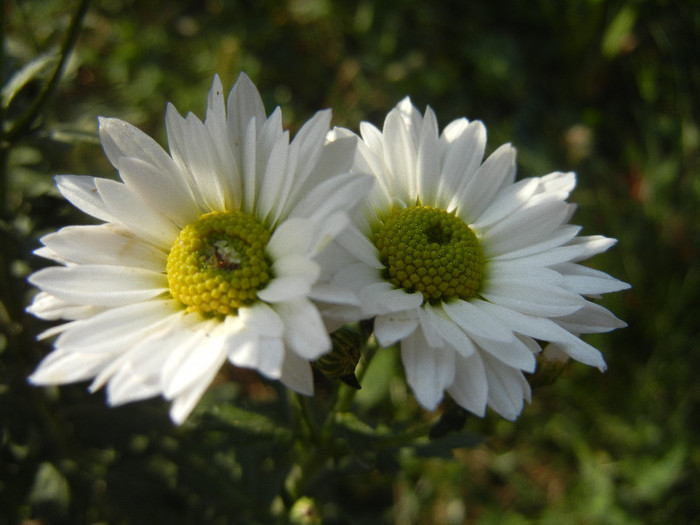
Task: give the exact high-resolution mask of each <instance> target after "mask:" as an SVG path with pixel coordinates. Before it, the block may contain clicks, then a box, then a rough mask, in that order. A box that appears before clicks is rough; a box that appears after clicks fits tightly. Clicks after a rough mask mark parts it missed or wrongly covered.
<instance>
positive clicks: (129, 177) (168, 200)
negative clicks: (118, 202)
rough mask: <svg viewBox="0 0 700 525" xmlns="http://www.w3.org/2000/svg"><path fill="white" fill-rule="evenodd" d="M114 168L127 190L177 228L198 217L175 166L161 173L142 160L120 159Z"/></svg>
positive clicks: (192, 199)
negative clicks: (117, 169)
mask: <svg viewBox="0 0 700 525" xmlns="http://www.w3.org/2000/svg"><path fill="white" fill-rule="evenodd" d="M117 168H119V176H120V177H121V179H122V180H123V181H124V183H125V184H126V186H127V187H128V188H129V190H131V191H132V192H133V193H135V194H137V195H138V196H139V197H140V198H141V199H143V201H144V202H145V203H146V204H147V205H149V206H150V207H152V208H153V209H154V210H157V211H158V212H159V213H160V214H162V215H163V216H164V217H167V218H169V219H170V220H172V221H173V222H174V223H175V224H177V225H178V226H179V227H181V228H184V227H185V226H186V225H188V224H189V223H191V222H194V221H195V220H196V219H197V218H198V217H199V216H200V215H201V210H200V208H199V206H197V203H196V201H195V198H194V195H193V194H192V190H191V189H190V188H189V187H188V186H187V184H186V182H185V180H184V179H182V178H180V176H179V170H178V169H177V168H176V167H175V165H174V164H173V167H172V170H173V171H170V172H163V171H161V170H160V169H158V168H156V167H154V166H152V165H150V164H148V163H146V162H144V161H143V160H141V159H134V158H129V157H122V158H121V159H120V161H119V164H118V165H117Z"/></svg>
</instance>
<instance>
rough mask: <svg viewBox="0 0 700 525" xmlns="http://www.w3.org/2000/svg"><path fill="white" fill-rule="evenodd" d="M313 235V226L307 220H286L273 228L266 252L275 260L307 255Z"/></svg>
mask: <svg viewBox="0 0 700 525" xmlns="http://www.w3.org/2000/svg"><path fill="white" fill-rule="evenodd" d="M315 233H316V228H315V225H314V223H313V222H312V221H310V220H309V219H305V218H300V217H294V218H291V219H288V220H286V221H284V222H283V223H281V224H280V225H279V226H278V227H277V228H275V231H274V232H273V234H272V236H271V237H270V240H269V241H268V243H267V247H266V248H267V252H268V253H269V254H270V256H271V257H274V258H275V259H281V258H282V257H286V256H287V255H290V254H307V253H309V251H310V250H311V245H312V242H313V238H314V234H315Z"/></svg>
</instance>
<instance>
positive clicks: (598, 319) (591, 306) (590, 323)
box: [555, 302, 627, 334]
mask: <svg viewBox="0 0 700 525" xmlns="http://www.w3.org/2000/svg"><path fill="white" fill-rule="evenodd" d="M555 322H556V323H557V324H558V325H559V326H561V327H563V328H565V329H566V330H568V331H569V332H572V333H574V334H599V333H603V332H610V331H611V330H615V329H616V328H624V327H625V326H627V323H625V322H624V321H622V320H620V319H618V318H617V317H615V316H614V315H613V314H612V313H611V312H610V311H609V310H607V309H606V308H603V307H602V306H600V305H598V304H595V303H591V302H588V303H586V306H584V307H583V308H581V309H580V310H578V311H577V312H575V313H573V314H572V315H568V316H566V317H562V318H558V319H556V320H555Z"/></svg>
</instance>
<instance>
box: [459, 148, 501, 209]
mask: <svg viewBox="0 0 700 525" xmlns="http://www.w3.org/2000/svg"><path fill="white" fill-rule="evenodd" d="M514 178H515V149H514V148H513V147H512V146H511V145H510V144H505V145H503V146H501V147H500V148H498V149H497V150H496V151H494V152H493V153H492V154H491V155H490V156H489V158H488V159H486V161H485V162H484V163H483V164H482V165H481V166H480V167H479V169H478V170H477V171H476V173H475V174H474V176H473V177H471V178H468V179H465V180H464V181H463V182H462V183H461V184H460V187H459V188H458V189H457V192H456V194H455V197H454V200H453V202H452V203H451V204H450V209H454V208H457V213H458V214H459V215H460V216H462V217H464V219H465V220H466V221H467V222H477V221H478V219H479V217H480V216H481V214H482V213H483V212H484V211H485V210H486V208H488V206H489V205H490V204H491V202H492V201H493V199H494V198H495V197H496V195H497V194H498V191H499V190H500V189H501V188H502V187H503V185H504V184H507V183H510V182H512V181H513V179H514Z"/></svg>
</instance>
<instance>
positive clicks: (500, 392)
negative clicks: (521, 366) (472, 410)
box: [483, 356, 530, 421]
mask: <svg viewBox="0 0 700 525" xmlns="http://www.w3.org/2000/svg"><path fill="white" fill-rule="evenodd" d="M483 358H484V365H485V369H486V377H487V379H488V382H489V406H490V407H491V408H493V409H494V410H495V411H496V412H498V413H499V414H500V415H501V416H503V417H504V418H505V419H508V420H510V421H514V420H515V419H517V417H518V416H519V415H520V413H521V412H522V410H523V400H524V399H526V398H527V399H529V397H530V386H529V384H528V382H527V381H526V380H525V378H524V377H523V375H522V373H521V372H520V371H519V370H517V369H515V368H511V367H509V366H506V365H504V364H503V363H500V362H498V361H497V360H495V359H494V358H492V357H487V356H483Z"/></svg>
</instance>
